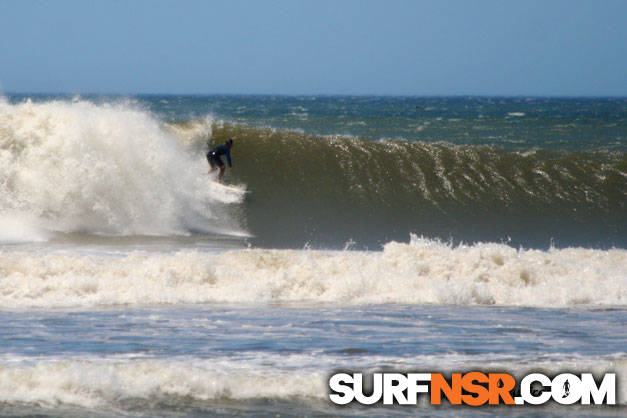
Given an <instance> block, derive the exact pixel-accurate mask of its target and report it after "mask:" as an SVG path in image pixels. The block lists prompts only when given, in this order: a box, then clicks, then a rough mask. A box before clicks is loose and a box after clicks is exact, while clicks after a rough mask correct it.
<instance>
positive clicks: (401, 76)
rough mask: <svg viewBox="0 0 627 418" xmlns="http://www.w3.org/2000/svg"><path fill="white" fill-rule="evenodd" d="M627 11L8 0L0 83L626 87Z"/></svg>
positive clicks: (33, 88)
mask: <svg viewBox="0 0 627 418" xmlns="http://www.w3.org/2000/svg"><path fill="white" fill-rule="evenodd" d="M625 22H627V1H613V0H604V1H592V0H590V1H579V0H543V1H507V0H498V1H488V0H485V1H481V0H465V1H455V0H450V1H446V0H444V1H443V0H440V1H419V0H415V1H400V0H382V1H367V0H362V1H348V0H334V1H325V0H316V1H297V0H292V1H261V0H256V1H237V0H233V1H217V0H216V1H209V0H207V1H185V0H177V1H158V0H153V1H139V0H135V1H114V0H109V1H30V0H20V1H18V0H15V1H11V0H0V88H1V89H2V91H4V92H27V93H33V92H51V93H56V92H65V93H174V94H222V93H233V94H388V95H465V94H476V95H560V96H562V95H565V96H576V95H586V96H607V95H609V96H626V95H627V24H626V23H625Z"/></svg>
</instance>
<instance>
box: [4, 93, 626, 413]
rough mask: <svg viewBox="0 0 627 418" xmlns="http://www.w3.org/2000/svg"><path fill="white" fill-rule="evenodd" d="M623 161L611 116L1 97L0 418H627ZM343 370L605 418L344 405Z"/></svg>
mask: <svg viewBox="0 0 627 418" xmlns="http://www.w3.org/2000/svg"><path fill="white" fill-rule="evenodd" d="M228 138H233V139H234V143H235V145H234V147H233V149H232V160H233V170H232V172H229V171H227V173H226V174H225V177H224V180H225V182H226V183H228V184H232V185H235V186H236V187H238V188H240V189H242V190H246V193H233V192H230V191H228V190H225V189H224V188H220V187H219V186H215V185H214V184H213V183H212V180H213V179H215V173H214V174H207V170H208V165H207V161H206V158H205V154H206V153H207V150H208V149H209V147H213V146H215V145H217V144H220V143H223V142H224V141H225V140H226V139H228ZM626 152H627V99H625V98H534V97H512V98H501V97H424V98H423V97H348V96H340V97H334V96H305V97H293V96H173V95H169V96H156V95H155V96H106V95H84V96H71V95H70V96H66V95H44V94H32V95H26V94H13V95H11V94H9V95H5V96H2V97H1V98H0V196H1V199H0V319H1V322H0V415H3V416H32V415H38V416H81V417H82V416H94V417H96V416H97V417H105V416H132V417H144V416H146V417H152V416H235V415H236V416H351V417H353V416H405V415H407V416H413V415H430V416H448V415H451V414H454V415H458V416H475V415H477V414H481V415H490V416H491V415H498V416H501V415H504V416H529V415H535V416H563V415H575V416H621V415H624V413H625V409H624V408H625V405H626V404H627V389H626V388H627V327H625V324H626V323H627V210H626V204H627V156H626V155H627V154H626ZM346 370H353V371H360V372H364V373H372V372H376V371H382V370H393V371H398V372H413V371H424V372H445V373H450V372H463V371H470V370H476V371H484V372H489V371H492V370H498V371H506V372H508V373H510V374H512V375H516V376H524V375H525V374H527V373H530V372H535V371H542V372H543V373H546V374H548V375H551V374H553V375H555V374H558V373H561V372H577V373H583V372H590V373H595V375H600V374H603V373H609V372H613V373H616V375H617V380H618V383H617V403H618V405H617V406H583V405H576V406H562V405H559V404H557V403H548V404H546V405H544V406H541V407H515V408H511V407H505V406H490V407H481V408H471V407H459V406H452V405H443V406H438V407H436V406H428V405H425V404H419V405H417V406H413V407H390V406H373V407H366V406H357V405H351V406H348V407H339V406H335V405H334V404H333V403H332V402H331V401H330V400H329V387H328V379H329V377H330V376H331V375H332V374H333V373H335V372H337V371H346Z"/></svg>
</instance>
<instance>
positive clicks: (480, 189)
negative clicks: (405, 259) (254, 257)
mask: <svg viewBox="0 0 627 418" xmlns="http://www.w3.org/2000/svg"><path fill="white" fill-rule="evenodd" d="M229 137H233V138H235V143H236V145H235V148H234V150H233V154H234V164H235V167H236V168H235V169H234V170H233V173H234V179H235V181H236V182H237V181H239V182H243V183H246V184H247V186H248V188H249V190H251V191H252V195H251V198H250V199H249V200H248V201H247V202H246V208H247V214H246V215H247V220H248V226H249V228H250V230H251V232H252V233H253V234H255V235H256V236H257V237H258V240H257V243H258V244H260V245H268V246H300V245H303V243H304V242H309V243H310V244H312V245H314V246H316V245H320V246H341V245H343V243H345V242H346V241H349V240H354V241H356V242H357V243H358V244H365V245H367V246H377V245H381V244H383V243H385V242H388V241H390V240H403V239H405V237H406V235H407V233H408V232H415V233H418V234H420V235H426V236H431V237H439V238H442V239H449V238H453V239H454V241H458V240H461V241H466V242H480V241H497V242H498V241H508V240H510V239H511V243H512V244H514V245H524V246H532V247H544V248H547V247H548V246H549V245H550V244H551V242H553V244H554V245H557V246H568V245H571V246H572V245H577V246H601V247H611V246H613V245H614V246H620V247H624V246H626V245H627V234H625V229H624V227H625V225H627V215H626V214H627V210H626V203H627V158H626V156H625V153H623V152H620V151H613V152H610V151H598V152H592V151H587V152H572V151H551V150H529V151H527V152H521V151H519V152H515V151H512V150H507V149H504V148H500V147H495V146H482V145H453V144H451V143H447V142H438V143H426V142H407V141H400V140H381V141H365V140H361V139H358V138H353V137H344V136H325V137H316V136H311V135H307V134H305V133H300V132H295V131H285V130H273V129H270V128H267V129H266V128H252V127H248V126H242V125H230V124H215V125H214V126H213V132H212V138H213V141H214V143H220V142H223V141H224V140H225V139H226V138H229ZM268 214H272V216H269V215H268Z"/></svg>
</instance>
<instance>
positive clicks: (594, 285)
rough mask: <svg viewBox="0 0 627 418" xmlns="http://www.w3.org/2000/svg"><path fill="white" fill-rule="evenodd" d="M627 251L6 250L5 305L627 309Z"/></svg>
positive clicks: (412, 247)
mask: <svg viewBox="0 0 627 418" xmlns="http://www.w3.org/2000/svg"><path fill="white" fill-rule="evenodd" d="M626 289H627V250H619V249H614V250H592V249H583V248H568V249H550V250H548V251H541V250H523V249H520V250H516V249H514V248H512V247H510V246H507V245H503V244H475V245H472V246H453V245H450V244H444V243H441V242H438V241H432V240H427V239H422V238H417V237H415V236H414V237H412V241H411V242H410V243H409V244H406V243H397V242H391V243H388V244H387V245H386V246H385V247H384V249H383V251H382V252H369V251H365V252H363V251H315V250H264V249H247V250H233V251H227V252H224V253H220V254H208V253H201V252H197V251H180V252H178V253H174V254H139V253H132V254H128V255H124V256H115V257H114V256H94V255H84V256H82V255H76V254H64V253H48V254H42V255H39V254H22V253H17V252H5V253H1V254H0V309H21V308H44V309H47V308H75V307H101V306H111V305H129V306H143V305H154V304H190V303H215V302H227V303H253V304H254V303H313V304H318V303H324V304H342V305H345V304H354V305H363V304H387V303H392V304H425V303H433V304H450V305H512V306H538V307H569V306H595V305H603V306H615V305H620V306H624V305H625V304H626V303H627V290H626Z"/></svg>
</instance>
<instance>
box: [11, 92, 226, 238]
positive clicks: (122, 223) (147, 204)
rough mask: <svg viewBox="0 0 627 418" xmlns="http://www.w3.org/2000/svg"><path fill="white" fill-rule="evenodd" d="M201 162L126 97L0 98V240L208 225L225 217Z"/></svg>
mask: <svg viewBox="0 0 627 418" xmlns="http://www.w3.org/2000/svg"><path fill="white" fill-rule="evenodd" d="M205 170H206V162H205V161H204V156H202V155H201V154H198V153H193V152H191V150H190V149H189V148H188V147H185V146H184V145H183V144H182V143H181V141H179V140H178V138H176V137H175V135H174V134H173V133H172V132H171V130H168V129H164V127H163V124H162V123H161V122H160V121H159V120H158V119H157V118H156V117H154V116H153V115H152V114H151V113H150V112H147V111H145V110H142V109H140V108H138V107H136V106H133V105H131V104H130V103H114V104H110V103H107V104H94V103H91V102H89V101H84V100H78V99H75V100H73V101H71V102H69V101H48V102H43V103H34V102H31V101H30V100H29V101H26V102H23V103H20V104H11V103H9V102H8V101H6V100H2V99H0V196H1V200H0V227H2V225H5V226H6V225H11V228H9V227H6V228H1V229H2V231H0V240H4V241H6V240H7V239H8V240H11V239H17V240H24V239H27V238H28V237H30V238H31V239H38V238H39V239H41V238H42V234H44V235H45V231H61V232H87V233H95V234H109V235H134V234H147V235H169V234H185V233H187V232H189V231H190V230H201V231H205V232H210V231H214V230H216V227H215V226H216V225H220V224H222V225H223V224H224V220H220V219H217V218H218V215H217V212H216V211H217V209H216V205H217V200H219V199H218V198H217V197H216V196H215V194H213V195H212V193H211V190H210V188H208V187H207V185H208V183H209V179H208V178H207V177H206V176H205V175H204V172H205ZM3 231H4V232H3ZM37 231H38V232H37ZM3 235H4V236H3Z"/></svg>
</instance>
